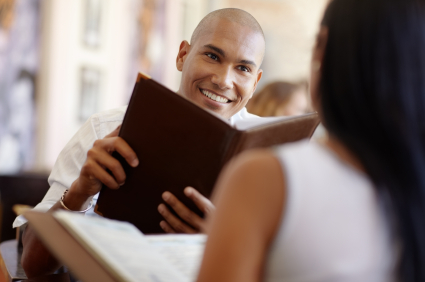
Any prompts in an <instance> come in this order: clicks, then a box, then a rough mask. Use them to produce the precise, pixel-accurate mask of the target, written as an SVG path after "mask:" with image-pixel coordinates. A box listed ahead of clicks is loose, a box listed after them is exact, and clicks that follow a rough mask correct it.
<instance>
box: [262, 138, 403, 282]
mask: <svg viewBox="0 0 425 282" xmlns="http://www.w3.org/2000/svg"><path fill="white" fill-rule="evenodd" d="M276 156H277V158H278V159H279V160H280V162H281V163H282V169H283V172H284V174H285V175H286V189H287V198H286V208H285V209H284V210H283V213H284V215H283V217H282V219H281V225H280V227H279V229H278V230H279V231H278V233H277V235H276V237H275V239H274V242H273V243H272V245H271V251H270V253H269V255H268V259H267V267H266V271H265V278H266V279H265V281H288V282H291V281H306V282H307V281H363V282H365V281H374V282H379V281H392V280H391V278H390V277H394V261H395V259H394V258H395V252H394V249H395V248H394V245H393V244H392V240H391V238H390V235H389V234H390V231H389V228H388V225H387V224H386V223H387V222H388V220H387V219H386V218H385V212H384V211H383V210H382V205H380V203H379V196H378V195H377V193H376V189H375V188H374V186H373V184H372V182H371V181H370V180H369V178H368V177H367V175H366V174H364V173H363V172H360V171H358V170H356V169H354V168H353V167H352V166H350V165H348V164H347V163H346V162H344V161H342V160H341V159H340V158H339V157H338V156H337V155H336V154H335V153H334V152H332V151H330V150H329V148H327V147H324V146H323V145H319V144H317V143H314V142H310V143H308V142H305V141H304V142H299V143H294V144H290V145H286V146H282V147H279V148H278V149H276Z"/></svg>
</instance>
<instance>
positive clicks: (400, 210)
mask: <svg viewBox="0 0 425 282" xmlns="http://www.w3.org/2000/svg"><path fill="white" fill-rule="evenodd" d="M322 25H323V26H325V27H327V28H328V41H327V45H326V49H325V55H324V60H323V64H322V77H321V81H320V101H321V108H322V115H323V121H324V124H325V125H326V127H327V128H328V130H329V133H330V134H331V135H333V136H335V137H336V138H338V139H339V140H341V141H342V142H343V143H344V144H345V145H346V146H347V147H348V148H349V150H351V151H352V152H353V153H354V154H355V155H356V156H357V157H358V159H359V160H360V162H361V163H362V165H363V166H364V168H365V170H366V172H367V173H368V175H369V176H370V177H371V179H372V181H373V182H374V184H375V186H376V188H377V189H378V193H379V195H380V196H382V197H381V199H385V198H388V199H389V200H388V201H387V203H388V204H389V207H390V209H391V219H392V220H391V222H392V223H393V227H394V228H395V231H396V235H397V240H398V243H400V244H401V247H402V248H401V254H400V255H401V257H400V261H399V269H398V273H399V278H400V280H401V281H425V1H424V0H334V1H332V2H331V3H330V5H329V7H328V8H327V10H326V12H325V16H324V19H323V22H322Z"/></svg>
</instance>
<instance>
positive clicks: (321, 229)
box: [198, 0, 425, 281]
mask: <svg viewBox="0 0 425 282" xmlns="http://www.w3.org/2000/svg"><path fill="white" fill-rule="evenodd" d="M311 79H312V80H311V95H312V100H313V103H314V106H315V108H316V109H318V110H319V112H320V114H321V115H322V120H323V123H324V124H325V126H326V127H327V129H328V131H329V139H328V140H327V141H326V142H325V144H316V143H313V142H311V143H308V142H301V143H294V144H290V145H286V146H282V147H279V148H276V149H275V150H274V151H256V152H251V153H247V154H245V155H242V156H240V157H239V158H238V159H237V160H235V161H233V162H232V163H231V164H230V165H229V166H228V167H227V169H226V170H225V172H224V173H223V174H222V176H221V177H220V180H219V182H218V184H217V185H218V188H219V189H218V193H217V195H216V197H215V200H216V204H217V210H216V213H215V215H214V216H213V218H212V219H211V225H210V229H209V230H210V232H209V239H208V243H207V246H206V249H205V254H204V259H203V263H202V267H201V270H200V274H199V278H198V280H199V281H259V280H265V281H425V211H424V209H425V1H423V0H334V1H332V2H331V3H330V5H329V7H328V8H327V10H326V13H325V16H324V19H323V22H322V25H321V29H320V32H319V35H318V38H317V44H316V46H315V48H314V53H313V61H312V77H311Z"/></svg>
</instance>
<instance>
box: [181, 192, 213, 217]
mask: <svg viewBox="0 0 425 282" xmlns="http://www.w3.org/2000/svg"><path fill="white" fill-rule="evenodd" d="M184 194H185V195H186V197H188V198H189V199H191V200H192V201H193V202H194V203H195V205H196V206H197V207H198V208H199V209H200V210H201V211H202V212H203V213H204V214H206V215H208V214H210V213H212V212H213V211H214V210H215V207H214V205H213V204H212V203H211V201H210V200H209V199H207V198H206V197H204V196H203V195H202V194H201V193H199V192H198V191H197V190H196V189H195V188H193V187H186V188H185V189H184Z"/></svg>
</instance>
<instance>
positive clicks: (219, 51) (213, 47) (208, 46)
mask: <svg viewBox="0 0 425 282" xmlns="http://www.w3.org/2000/svg"><path fill="white" fill-rule="evenodd" d="M204 47H206V48H209V49H212V50H214V51H216V52H217V53H219V54H220V55H222V56H223V57H226V53H224V50H223V49H220V48H218V47H216V46H214V45H212V44H207V45H204Z"/></svg>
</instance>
